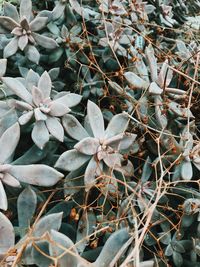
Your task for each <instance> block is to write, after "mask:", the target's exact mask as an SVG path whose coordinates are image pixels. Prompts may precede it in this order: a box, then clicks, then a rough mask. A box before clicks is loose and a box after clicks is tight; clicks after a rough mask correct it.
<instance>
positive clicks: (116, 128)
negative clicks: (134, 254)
mask: <svg viewBox="0 0 200 267" xmlns="http://www.w3.org/2000/svg"><path fill="white" fill-rule="evenodd" d="M128 122H129V118H128V116H127V115H126V114H123V113H121V114H118V115H115V116H114V117H112V119H111V121H110V122H109V124H108V127H107V128H106V131H105V137H106V139H108V138H111V137H113V136H115V135H118V134H120V133H123V132H125V131H126V129H127V127H128Z"/></svg>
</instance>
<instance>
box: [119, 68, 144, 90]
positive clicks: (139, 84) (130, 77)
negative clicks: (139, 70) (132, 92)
mask: <svg viewBox="0 0 200 267" xmlns="http://www.w3.org/2000/svg"><path fill="white" fill-rule="evenodd" d="M124 77H125V78H126V80H127V81H128V83H129V84H130V85H131V86H133V87H134V88H138V89H145V90H146V89H147V88H148V86H149V83H148V82H146V81H145V80H143V79H141V78H140V77H139V76H138V75H136V74H135V73H133V72H130V71H129V72H125V73H124Z"/></svg>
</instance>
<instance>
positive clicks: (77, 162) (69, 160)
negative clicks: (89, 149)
mask: <svg viewBox="0 0 200 267" xmlns="http://www.w3.org/2000/svg"><path fill="white" fill-rule="evenodd" d="M89 159H90V156H88V155H84V154H82V153H80V152H78V151H77V150H76V149H72V150H68V151H66V152H64V153H63V154H62V155H61V156H60V157H59V159H58V160H57V162H56V164H55V167H56V168H59V169H61V170H66V171H74V170H76V169H78V168H80V167H81V166H82V165H83V164H84V163H86V162H87V161H88V160H89Z"/></svg>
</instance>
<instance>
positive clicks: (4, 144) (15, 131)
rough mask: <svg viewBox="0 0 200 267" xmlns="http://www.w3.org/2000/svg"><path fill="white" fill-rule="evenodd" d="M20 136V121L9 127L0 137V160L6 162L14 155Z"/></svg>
mask: <svg viewBox="0 0 200 267" xmlns="http://www.w3.org/2000/svg"><path fill="white" fill-rule="evenodd" d="M19 138H20V127H19V124H18V123H15V124H14V125H13V126H11V127H9V128H8V129H7V130H6V131H5V132H4V133H3V134H2V136H1V138H0V147H1V153H0V162H1V164H2V163H6V162H7V160H9V158H10V157H11V156H12V155H13V153H14V151H15V148H16V146H17V145H18V142H19Z"/></svg>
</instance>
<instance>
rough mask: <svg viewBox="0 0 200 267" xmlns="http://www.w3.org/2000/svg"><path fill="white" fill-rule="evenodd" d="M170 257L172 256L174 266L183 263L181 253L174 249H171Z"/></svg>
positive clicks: (178, 266)
mask: <svg viewBox="0 0 200 267" xmlns="http://www.w3.org/2000/svg"><path fill="white" fill-rule="evenodd" d="M172 257H173V262H174V265H175V266H176V267H181V266H182V264H183V257H182V255H181V254H180V253H178V252H176V251H173V254H172Z"/></svg>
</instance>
